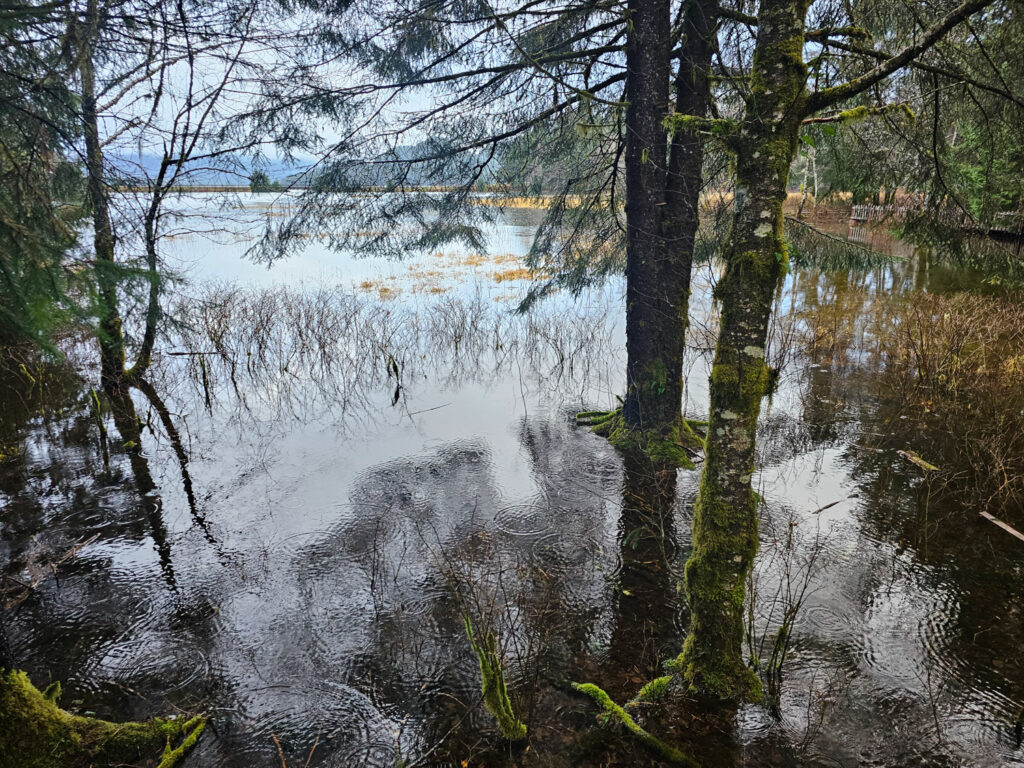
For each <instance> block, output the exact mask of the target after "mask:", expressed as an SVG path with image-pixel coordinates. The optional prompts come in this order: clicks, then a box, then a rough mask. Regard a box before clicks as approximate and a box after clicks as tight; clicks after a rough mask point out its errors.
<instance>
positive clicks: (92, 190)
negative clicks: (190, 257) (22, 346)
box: [79, 0, 125, 392]
mask: <svg viewBox="0 0 1024 768" xmlns="http://www.w3.org/2000/svg"><path fill="white" fill-rule="evenodd" d="M86 14H87V15H86V19H87V20H86V24H87V28H86V33H85V34H86V40H85V45H84V50H83V51H82V56H81V62H80V64H79V76H80V77H81V79H82V129H83V133H84V135H85V168H86V175H87V180H86V185H87V188H88V191H89V202H90V204H91V206H92V220H93V247H94V249H95V251H96V281H97V284H98V289H99V303H100V308H99V311H100V318H99V329H98V335H99V345H100V379H101V381H102V383H103V388H104V389H106V390H107V391H108V392H114V391H115V390H117V389H119V388H120V387H121V383H122V381H121V380H122V378H123V377H124V364H125V358H124V335H123V332H122V327H121V315H120V312H119V310H118V301H117V283H118V279H117V264H116V262H115V260H114V245H115V239H114V229H113V226H112V225H111V222H110V198H109V195H108V192H107V187H106V182H105V180H104V174H103V149H102V147H101V145H100V138H99V119H98V116H97V111H96V72H95V69H94V65H93V50H94V45H95V40H96V36H97V34H98V27H99V12H98V10H97V7H96V0H89V4H88V7H87V12H86Z"/></svg>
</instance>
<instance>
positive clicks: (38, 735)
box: [0, 669, 206, 768]
mask: <svg viewBox="0 0 1024 768" xmlns="http://www.w3.org/2000/svg"><path fill="white" fill-rule="evenodd" d="M59 696H60V686H59V685H58V684H54V685H51V686H50V687H49V688H47V689H46V691H45V692H44V691H40V690H39V689H38V688H36V687H35V686H34V685H32V683H31V682H30V681H29V679H28V676H27V675H25V673H24V672H17V671H12V670H10V669H0V715H2V716H0V745H2V747H3V748H2V749H0V768H93V767H95V768H99V767H100V766H127V765H137V764H139V763H142V762H145V763H147V764H150V765H152V764H153V762H154V761H155V760H157V759H159V765H158V766H157V768H173V766H176V765H178V763H180V762H181V760H182V758H184V756H185V755H186V754H187V753H188V751H189V750H191V749H192V747H194V746H195V744H196V742H197V741H198V739H199V736H200V734H202V732H203V727H204V726H205V723H206V721H205V719H204V718H200V717H196V718H192V719H187V718H178V719H174V720H163V719H159V718H157V719H154V720H147V721H145V722H139V723H136V722H129V723H112V722H108V721H106V720H100V719H97V718H94V717H81V716H79V715H73V714H71V713H70V712H67V711H65V710H63V709H61V708H60V707H59V706H57V698H58V697H59ZM176 743H177V744H176Z"/></svg>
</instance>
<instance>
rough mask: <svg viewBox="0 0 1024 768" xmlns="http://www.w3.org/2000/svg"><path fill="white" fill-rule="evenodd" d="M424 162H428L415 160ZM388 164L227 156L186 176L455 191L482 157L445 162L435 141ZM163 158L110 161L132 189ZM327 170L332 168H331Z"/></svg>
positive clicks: (218, 181) (233, 182) (488, 171)
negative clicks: (256, 174) (255, 176)
mask: <svg viewBox="0 0 1024 768" xmlns="http://www.w3.org/2000/svg"><path fill="white" fill-rule="evenodd" d="M418 158H423V159H424V161H423V162H417V163H410V161H413V160H416V159H418ZM382 159H384V160H390V161H391V162H390V163H389V162H380V161H377V162H371V163H365V162H359V161H353V162H351V163H346V162H345V161H344V160H342V161H341V162H340V163H338V164H335V165H334V166H333V173H332V172H331V171H328V172H326V174H325V172H324V171H323V170H322V169H321V167H317V169H316V170H313V171H311V170H310V169H311V168H313V161H305V162H303V161H297V162H291V163H288V162H284V161H283V160H262V161H260V162H258V163H253V162H252V160H250V159H249V158H245V157H240V156H225V157H222V158H218V159H217V160H215V161H201V162H196V163H191V164H187V165H186V173H185V174H183V175H182V178H181V182H180V183H181V184H182V185H184V186H247V185H248V184H249V177H250V176H251V175H252V173H253V171H254V170H256V169H258V170H261V171H263V172H264V173H266V174H267V176H269V177H270V181H271V182H272V183H273V182H278V183H280V184H281V185H282V186H284V187H305V186H309V185H310V184H311V183H314V182H315V180H316V179H318V178H323V179H324V181H325V182H327V183H328V184H332V185H336V186H339V187H342V188H346V187H347V188H358V187H390V186H392V185H394V184H397V183H399V181H400V182H401V183H402V184H404V185H407V186H451V185H456V184H461V183H464V182H466V181H468V180H469V179H471V178H472V176H471V175H470V174H471V169H472V168H473V166H474V165H475V163H476V162H477V161H478V160H479V158H477V157H475V156H471V155H465V154H464V155H461V156H460V157H458V158H445V157H444V148H443V147H440V146H437V145H436V144H434V143H433V142H429V141H427V142H421V143H419V144H413V145H401V146H398V147H396V148H395V149H394V150H393V151H392V152H391V153H390V155H388V156H387V157H386V158H382ZM160 162H161V158H160V156H158V155H155V154H142V155H136V156H133V157H132V156H120V157H114V158H112V159H110V160H109V161H108V168H109V171H110V173H111V174H112V175H113V176H114V177H115V179H116V181H117V183H119V184H124V185H128V186H132V185H139V186H144V185H145V184H146V181H147V180H152V179H154V178H156V175H157V174H158V173H159V171H160ZM496 166H497V163H496V162H494V161H492V162H491V163H488V164H487V165H486V167H485V169H484V173H483V175H482V178H483V180H484V181H485V182H489V181H492V180H493V178H494V174H493V170H494V169H495V168H496ZM325 167H326V168H332V166H331V164H327V165H326V166H325Z"/></svg>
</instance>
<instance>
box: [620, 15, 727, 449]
mask: <svg viewBox="0 0 1024 768" xmlns="http://www.w3.org/2000/svg"><path fill="white" fill-rule="evenodd" d="M715 8H716V6H715V5H714V4H713V3H710V2H707V0H701V1H700V2H696V3H691V4H690V5H689V6H688V8H687V12H686V16H685V18H684V25H685V41H684V44H683V51H682V55H681V57H680V61H679V65H678V69H677V73H676V77H675V91H676V93H675V104H674V109H675V111H676V112H680V113H683V114H704V113H705V111H706V110H707V106H708V103H709V101H710V91H709V78H708V73H709V70H710V64H711V41H712V35H713V30H714V25H715ZM629 10H630V22H631V30H630V35H629V41H628V44H627V47H626V66H627V75H626V99H627V100H628V102H629V107H628V108H627V112H626V148H625V161H626V171H625V174H626V229H627V246H626V349H627V363H626V397H625V399H624V401H623V407H622V412H621V422H620V423H617V424H615V425H613V426H610V427H608V428H607V429H606V430H605V431H606V432H607V433H608V434H609V437H611V438H612V440H613V442H615V443H616V444H617V445H619V447H622V448H624V449H636V448H639V449H640V450H641V451H643V452H647V453H649V454H650V455H651V456H652V457H653V458H654V459H655V460H656V461H663V460H666V459H667V460H672V461H675V462H676V463H677V464H687V463H688V458H687V456H686V453H685V451H684V450H683V449H682V445H683V444H686V443H696V442H697V441H696V440H695V439H694V438H693V435H692V433H689V430H688V429H687V428H686V425H685V423H684V421H683V418H682V410H681V408H682V396H683V376H682V369H683V353H684V350H685V336H686V328H687V320H688V314H689V295H690V276H691V269H692V263H693V247H694V242H695V240H696V233H697V207H698V197H699V193H700V185H701V161H702V151H701V140H700V138H699V137H697V136H696V135H695V134H686V133H677V134H676V135H675V136H674V138H673V140H672V142H671V145H670V144H669V140H668V132H667V130H666V127H665V117H666V115H667V114H668V111H669V106H670V94H669V85H670V80H671V79H672V78H671V61H670V54H671V50H670V48H671V41H672V36H671V24H670V19H669V3H668V2H667V0H631V2H630V4H629Z"/></svg>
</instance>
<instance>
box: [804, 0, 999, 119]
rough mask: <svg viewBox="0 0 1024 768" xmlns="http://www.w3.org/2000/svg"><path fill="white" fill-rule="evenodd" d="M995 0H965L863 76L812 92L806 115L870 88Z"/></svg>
mask: <svg viewBox="0 0 1024 768" xmlns="http://www.w3.org/2000/svg"><path fill="white" fill-rule="evenodd" d="M993 2H994V0H966V2H964V3H962V4H961V5H959V6H957V7H956V8H954V9H953V10H952V11H950V12H949V13H948V14H946V15H945V16H944V17H943V18H941V19H939V21H937V22H936V23H935V24H933V25H932V26H931V27H930V28H929V29H928V30H926V31H925V33H924V35H923V36H922V37H921V39H920V40H919V41H918V42H917V43H915V44H914V45H911V46H908V47H907V48H904V49H903V50H902V51H900V52H899V53H897V54H896V55H895V56H893V57H891V58H890V59H887V60H886V61H883V62H882V63H880V64H879V65H878V66H877V67H875V68H874V69H871V70H869V71H868V72H865V73H864V74H863V75H861V76H860V77H855V78H854V79H853V80H849V81H848V82H845V83H843V84H841V85H836V86H833V87H832V88H826V89H825V90H823V91H818V92H817V93H815V94H812V95H811V97H810V98H809V99H808V100H807V106H806V114H808V115H813V114H814V113H815V112H818V111H820V110H822V109H824V108H825V107H829V106H832V105H833V104H838V103H839V102H841V101H845V100H846V99H849V98H850V97H851V96H856V95H857V94H858V93H861V92H862V91H865V90H867V89H868V88H870V87H871V86H872V85H874V84H875V83H877V82H878V81H880V80H883V79H884V78H886V77H888V76H889V75H891V74H892V73H893V72H895V71H896V70H898V69H900V68H901V67H904V66H906V65H907V64H909V63H910V62H912V61H913V60H914V59H916V58H917V57H918V56H920V55H921V54H922V53H924V52H925V51H927V50H928V49H929V48H931V47H932V46H933V45H935V44H936V43H937V42H939V40H941V39H942V38H943V37H944V36H945V34H946V33H947V32H949V30H950V29H952V28H953V27H955V26H956V25H957V24H959V23H960V22H962V21H964V20H965V19H966V18H967V17H969V16H970V15H971V14H973V13H975V12H977V11H980V10H982V9H983V8H985V7H987V6H989V5H991V4H992V3H993Z"/></svg>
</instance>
